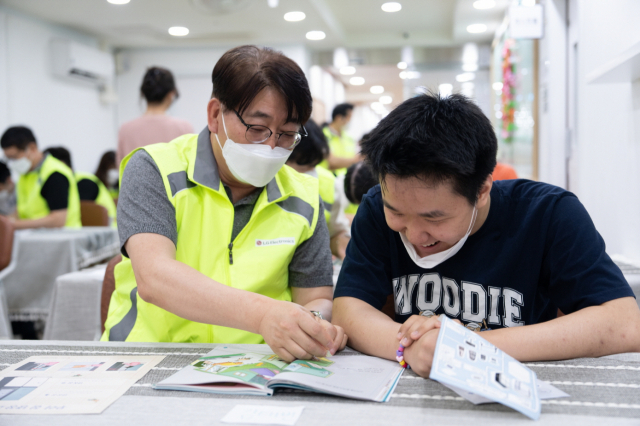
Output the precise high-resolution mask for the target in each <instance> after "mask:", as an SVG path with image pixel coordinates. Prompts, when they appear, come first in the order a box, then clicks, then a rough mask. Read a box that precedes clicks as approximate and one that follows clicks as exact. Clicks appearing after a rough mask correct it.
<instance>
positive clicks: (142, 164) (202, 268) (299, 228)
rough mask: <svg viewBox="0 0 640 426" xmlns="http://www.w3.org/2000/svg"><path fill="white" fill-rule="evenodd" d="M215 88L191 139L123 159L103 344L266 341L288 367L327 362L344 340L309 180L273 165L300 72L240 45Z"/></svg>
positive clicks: (295, 117)
mask: <svg viewBox="0 0 640 426" xmlns="http://www.w3.org/2000/svg"><path fill="white" fill-rule="evenodd" d="M212 81H213V94H212V98H211V100H210V101H209V103H208V105H207V117H208V125H207V127H206V128H205V129H204V130H203V131H202V132H201V133H200V134H199V135H185V136H182V137H180V138H178V139H175V140H174V141H172V142H171V143H168V144H157V145H151V146H147V147H144V148H142V149H140V150H138V151H134V152H133V153H131V154H130V155H129V156H128V157H126V158H125V159H124V160H123V162H122V165H121V173H122V179H121V187H120V197H119V204H118V230H119V233H120V241H121V244H122V254H123V255H124V258H123V261H122V262H121V263H120V264H118V266H117V267H116V269H115V278H116V291H115V292H114V293H113V296H112V298H111V303H110V306H109V315H108V318H107V321H106V323H105V333H104V335H103V337H102V338H103V340H112V341H124V340H126V341H170V342H206V343H263V342H266V343H268V344H269V345H270V346H271V348H272V349H273V350H274V352H275V353H276V354H278V355H279V356H280V357H281V358H283V359H285V360H287V361H291V360H293V359H294V358H303V359H304V358H310V357H311V356H323V355H325V354H326V352H327V350H329V351H331V352H332V353H335V352H336V351H337V350H339V349H341V348H343V347H344V345H345V344H346V339H347V338H346V336H345V335H344V332H343V330H342V328H340V327H337V326H334V325H332V324H331V323H330V322H329V321H330V320H331V309H332V302H331V299H332V294H333V287H332V265H331V252H330V250H329V235H328V230H327V227H326V224H325V222H324V220H323V217H324V213H323V207H322V203H320V202H319V200H320V198H319V193H318V182H317V179H314V178H313V177H309V176H305V175H303V174H299V173H297V172H295V171H294V170H293V169H291V168H289V167H283V165H284V163H285V162H286V160H287V158H288V157H289V155H290V154H291V151H292V150H293V149H294V147H295V146H296V144H297V143H298V142H299V141H300V139H301V137H302V135H304V134H306V131H305V130H304V128H303V126H302V125H301V123H304V122H306V121H307V120H308V119H309V116H310V114H311V94H310V92H309V87H308V84H307V80H306V78H305V77H304V73H303V72H302V70H301V69H300V68H299V67H298V66H297V65H296V64H295V63H294V62H293V61H292V60H290V59H289V58H287V57H285V56H284V55H282V54H281V53H279V52H274V51H272V50H270V49H266V48H265V49H261V48H257V47H255V46H241V47H238V48H234V49H231V50H230V51H228V52H226V53H225V54H224V55H223V56H222V57H221V58H220V60H219V61H218V63H217V64H216V66H215V67H214V69H213V74H212ZM291 302H293V303H291Z"/></svg>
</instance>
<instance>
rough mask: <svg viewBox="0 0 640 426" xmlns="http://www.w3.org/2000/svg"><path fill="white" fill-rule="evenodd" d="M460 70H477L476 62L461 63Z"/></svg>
mask: <svg viewBox="0 0 640 426" xmlns="http://www.w3.org/2000/svg"><path fill="white" fill-rule="evenodd" d="M462 71H466V72H474V71H478V64H474V63H467V64H462Z"/></svg>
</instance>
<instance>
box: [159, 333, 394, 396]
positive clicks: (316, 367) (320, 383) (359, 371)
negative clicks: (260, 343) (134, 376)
mask: <svg viewBox="0 0 640 426" xmlns="http://www.w3.org/2000/svg"><path fill="white" fill-rule="evenodd" d="M403 370H404V369H403V368H402V367H400V365H399V364H398V363H397V362H394V361H388V360H385V359H380V358H375V357H371V356H366V355H360V354H356V353H353V352H340V353H338V354H336V355H335V356H332V357H331V358H317V359H312V360H296V361H293V362H292V363H288V362H285V361H282V360H281V359H280V358H278V356H277V355H275V354H274V353H273V352H272V351H271V349H269V347H268V346H267V345H264V349H258V350H255V351H254V352H247V350H246V348H245V349H242V348H239V347H234V346H232V345H220V346H218V347H217V348H216V349H214V350H212V351H211V352H209V353H208V354H207V355H205V356H203V357H202V358H199V359H198V360H197V361H195V362H193V363H192V364H191V365H189V366H187V367H185V368H183V369H182V370H180V371H178V372H177V373H176V374H174V375H173V376H171V377H168V378H167V379H165V380H163V381H161V382H159V383H158V384H156V385H155V386H154V387H155V388H156V389H165V390H183V391H193V392H207V393H218V394H231V395H233V394H235V395H265V396H271V395H273V392H274V390H275V389H277V388H292V389H300V390H307V391H312V392H319V393H326V394H330V395H337V396H342V397H346V398H354V399H362V400H368V401H376V402H387V401H388V400H389V398H390V397H391V394H392V393H393V390H394V389H395V387H396V385H397V383H398V380H399V379H400V376H401V375H402V372H403Z"/></svg>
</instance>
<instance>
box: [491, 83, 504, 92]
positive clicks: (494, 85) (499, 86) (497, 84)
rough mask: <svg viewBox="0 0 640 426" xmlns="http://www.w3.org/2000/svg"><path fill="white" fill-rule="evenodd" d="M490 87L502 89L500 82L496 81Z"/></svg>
mask: <svg viewBox="0 0 640 426" xmlns="http://www.w3.org/2000/svg"><path fill="white" fill-rule="evenodd" d="M491 87H492V88H493V90H502V82H501V81H496V82H495V83H493V84H492V85H491Z"/></svg>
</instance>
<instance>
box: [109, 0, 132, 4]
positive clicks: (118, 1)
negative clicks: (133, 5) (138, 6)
mask: <svg viewBox="0 0 640 426" xmlns="http://www.w3.org/2000/svg"><path fill="white" fill-rule="evenodd" d="M107 1H108V2H109V3H111V4H127V3H129V2H130V1H131V0H107Z"/></svg>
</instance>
